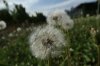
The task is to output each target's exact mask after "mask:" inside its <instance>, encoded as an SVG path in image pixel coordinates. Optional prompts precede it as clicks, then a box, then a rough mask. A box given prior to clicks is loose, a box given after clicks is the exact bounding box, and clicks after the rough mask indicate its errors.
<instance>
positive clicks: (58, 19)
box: [47, 10, 74, 29]
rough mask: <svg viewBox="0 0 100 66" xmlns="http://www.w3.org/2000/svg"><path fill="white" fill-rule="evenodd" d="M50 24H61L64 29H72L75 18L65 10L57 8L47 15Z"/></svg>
mask: <svg viewBox="0 0 100 66" xmlns="http://www.w3.org/2000/svg"><path fill="white" fill-rule="evenodd" d="M47 23H48V24H49V25H61V26H62V27H63V28H64V29H71V28H72V27H73V25H74V22H73V20H71V18H70V17H69V16H68V15H67V13H66V12H65V10H55V11H52V12H51V13H49V16H48V17H47Z"/></svg>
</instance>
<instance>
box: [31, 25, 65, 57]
mask: <svg viewBox="0 0 100 66" xmlns="http://www.w3.org/2000/svg"><path fill="white" fill-rule="evenodd" d="M29 43H30V49H31V52H32V54H33V55H34V56H35V57H36V58H40V59H47V58H48V57H49V55H50V56H51V57H56V56H58V55H59V54H60V53H61V48H62V47H63V46H65V45H66V44H65V43H66V41H65V39H64V36H63V34H62V33H61V32H60V31H59V30H58V29H56V28H54V27H53V26H46V27H45V28H43V29H40V28H39V29H37V30H36V32H35V33H32V35H31V36H30V39H29Z"/></svg>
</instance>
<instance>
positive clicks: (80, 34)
mask: <svg viewBox="0 0 100 66" xmlns="http://www.w3.org/2000/svg"><path fill="white" fill-rule="evenodd" d="M73 20H74V23H75V24H74V28H72V29H71V30H70V31H69V36H70V41H71V42H70V44H71V49H72V51H71V64H72V66H96V65H97V61H98V53H97V48H96V47H95V45H94V44H93V41H92V38H91V35H90V27H91V26H93V27H95V28H97V21H99V24H98V25H100V20H99V19H96V16H91V17H85V18H83V17H81V18H77V19H73ZM42 26H45V25H42ZM35 28H37V27H34V26H30V27H29V28H22V30H21V31H16V30H14V31H13V32H9V33H3V34H2V35H0V37H1V38H0V64H1V65H0V66H48V64H47V60H40V59H37V58H35V57H34V56H33V55H32V53H31V52H30V49H29V43H28V40H29V36H30V34H31V32H33V31H34V30H35ZM52 64H53V65H52V66H67V61H66V59H65V58H64V57H63V54H62V55H61V56H59V57H58V58H53V59H52Z"/></svg>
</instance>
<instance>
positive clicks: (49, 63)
mask: <svg viewBox="0 0 100 66" xmlns="http://www.w3.org/2000/svg"><path fill="white" fill-rule="evenodd" d="M48 66H51V56H49V57H48Z"/></svg>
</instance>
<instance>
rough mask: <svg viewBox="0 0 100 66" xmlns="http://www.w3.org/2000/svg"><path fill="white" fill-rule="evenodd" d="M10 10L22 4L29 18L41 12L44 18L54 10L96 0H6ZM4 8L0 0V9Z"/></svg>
mask: <svg viewBox="0 0 100 66" xmlns="http://www.w3.org/2000/svg"><path fill="white" fill-rule="evenodd" d="M6 1H7V3H8V5H9V8H10V10H13V9H14V4H22V5H23V7H25V9H26V12H27V13H28V14H29V15H30V16H31V15H35V12H42V13H43V14H44V15H45V16H47V15H48V13H49V12H50V11H53V10H55V9H63V10H65V9H67V10H70V8H71V7H76V6H78V5H79V4H81V3H88V2H95V1H97V0H6ZM2 8H5V5H4V3H3V0H0V9H2Z"/></svg>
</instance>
